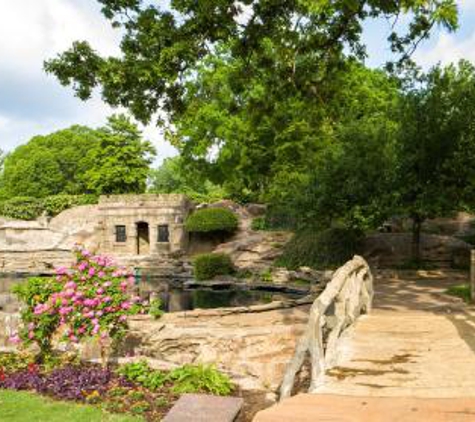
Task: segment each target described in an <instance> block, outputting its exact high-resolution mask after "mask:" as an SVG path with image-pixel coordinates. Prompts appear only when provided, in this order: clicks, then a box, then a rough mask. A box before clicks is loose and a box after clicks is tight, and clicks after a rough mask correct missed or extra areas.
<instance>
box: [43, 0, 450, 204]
mask: <svg viewBox="0 0 475 422" xmlns="http://www.w3.org/2000/svg"><path fill="white" fill-rule="evenodd" d="M100 3H102V5H103V13H104V15H105V16H106V17H107V18H108V19H110V20H111V21H112V22H113V23H114V25H116V26H118V27H121V29H122V30H123V31H124V37H123V40H122V43H121V49H122V55H121V56H120V57H100V56H99V55H98V54H97V53H96V52H95V51H94V49H93V47H91V46H90V45H89V44H87V43H85V42H77V43H75V44H74V45H73V46H72V48H71V49H70V50H68V51H66V52H64V53H63V54H61V55H60V56H59V57H57V58H55V59H52V60H49V61H48V62H46V64H45V68H46V70H47V71H48V72H51V73H53V74H55V75H56V76H57V77H58V79H59V80H60V82H61V83H63V84H64V85H72V86H73V87H74V89H75V90H76V93H77V95H78V96H79V97H80V98H82V99H87V98H89V97H90V95H91V93H92V91H93V89H94V88H97V87H98V88H99V89H100V90H101V92H102V97H103V99H104V100H105V101H106V102H107V103H109V104H111V105H113V106H124V107H127V108H128V109H129V110H130V111H131V112H132V113H133V114H134V116H135V117H137V118H138V119H140V120H142V121H144V122H148V121H150V120H151V119H152V118H153V117H154V116H156V115H157V112H159V111H162V113H159V116H160V119H159V123H160V124H164V123H168V124H169V125H168V128H167V129H168V130H167V137H168V139H169V140H171V141H172V143H173V144H174V145H175V146H177V147H178V148H179V150H180V152H181V154H182V156H183V158H184V159H185V161H186V162H188V163H193V164H194V167H195V171H196V170H202V171H203V172H204V173H205V174H206V176H207V177H209V178H210V179H211V180H212V181H213V182H215V183H224V184H225V185H226V188H227V190H228V191H229V192H230V193H232V194H233V195H234V196H235V197H237V198H241V199H250V198H256V197H260V198H263V197H264V196H266V195H268V193H269V192H270V191H273V192H276V191H277V190H278V188H275V186H279V184H281V183H285V184H287V185H288V184H289V183H293V182H295V183H300V182H301V178H302V176H301V173H305V172H306V171H307V169H308V168H309V167H312V166H314V165H315V160H316V157H317V156H318V155H319V154H320V152H321V151H322V149H323V148H324V147H325V140H326V139H328V134H330V135H331V133H332V132H333V130H334V125H335V121H337V120H338V119H339V118H340V117H341V113H340V110H339V106H338V105H336V103H337V102H335V101H334V98H341V97H344V96H345V95H347V92H345V93H343V94H342V93H341V91H342V90H346V91H348V89H353V88H352V86H351V84H352V81H346V78H347V76H346V75H347V73H349V72H350V73H351V72H353V71H354V70H356V71H358V67H357V66H355V65H354V61H355V59H361V58H363V57H364V54H365V53H364V45H363V43H362V40H361V35H362V31H363V29H362V28H363V26H362V25H363V23H364V22H365V20H367V19H370V18H377V17H385V18H387V19H389V20H390V21H391V20H392V21H393V22H396V21H397V20H398V17H399V16H400V15H401V14H406V17H407V19H409V20H410V23H409V25H402V26H401V27H403V28H405V29H406V31H405V32H404V31H403V32H399V33H398V32H396V31H394V32H393V33H392V34H391V35H390V36H389V39H388V42H389V44H390V46H391V48H392V49H393V51H394V52H395V53H399V58H400V59H401V60H402V62H404V61H405V60H407V59H408V58H409V57H410V54H411V52H412V50H413V49H414V48H415V46H416V45H417V43H418V42H419V40H420V39H421V38H424V37H427V36H428V35H429V33H430V31H431V29H432V28H433V27H434V25H443V26H445V27H446V28H448V29H449V30H452V29H455V28H456V26H457V10H456V6H455V2H454V0H425V1H420V0H405V1H403V2H398V1H396V2H389V1H385V0H384V1H383V0H338V1H330V0H319V1H315V0H310V1H309V0H292V1H287V0H286V1H282V0H276V1H267V0H254V1H253V0H245V1H242V2H236V1H231V0H209V1H199V2H197V1H195V0H180V1H171V2H157V1H155V2H142V1H140V0H100ZM397 27H398V25H394V28H397ZM354 99H355V101H356V98H354ZM163 112H164V113H163ZM163 118H164V119H163ZM289 179H290V180H289Z"/></svg>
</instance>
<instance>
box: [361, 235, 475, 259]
mask: <svg viewBox="0 0 475 422" xmlns="http://www.w3.org/2000/svg"><path fill="white" fill-rule="evenodd" d="M411 241H412V236H411V234H410V233H375V234H372V235H369V236H367V237H366V239H365V240H364V242H363V255H364V257H365V258H366V259H368V260H370V261H372V262H373V263H374V264H378V265H380V266H382V267H397V266H401V265H403V264H404V263H406V262H408V261H409V260H410V259H411ZM470 249H471V246H470V245H469V244H468V243H466V242H464V241H462V240H460V239H457V238H455V237H451V236H439V235H430V234H422V235H421V258H422V260H423V261H425V262H428V263H429V264H432V265H434V266H437V267H451V266H456V267H468V265H469V259H470Z"/></svg>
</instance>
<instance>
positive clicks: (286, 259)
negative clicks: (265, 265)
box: [276, 228, 361, 269]
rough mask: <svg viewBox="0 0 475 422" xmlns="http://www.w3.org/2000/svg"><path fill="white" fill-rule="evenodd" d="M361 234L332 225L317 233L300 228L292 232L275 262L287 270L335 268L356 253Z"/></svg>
mask: <svg viewBox="0 0 475 422" xmlns="http://www.w3.org/2000/svg"><path fill="white" fill-rule="evenodd" d="M360 242H361V234H360V232H358V231H356V230H350V229H344V228H331V229H327V230H323V231H320V232H316V231H314V230H311V229H309V230H303V231H300V232H298V233H296V234H295V235H294V237H293V238H292V239H291V240H290V242H289V243H287V244H286V245H285V247H284V249H283V253H282V256H280V258H279V259H278V260H277V262H276V264H277V265H280V266H283V267H287V268H289V269H297V268H299V267H304V266H305V267H312V268H315V269H326V268H335V267H338V266H340V265H343V264H344V263H345V262H346V261H348V260H350V259H351V258H353V255H354V254H355V253H357V251H358V249H359V245H360Z"/></svg>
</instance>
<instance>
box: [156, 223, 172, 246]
mask: <svg viewBox="0 0 475 422" xmlns="http://www.w3.org/2000/svg"><path fill="white" fill-rule="evenodd" d="M169 241H170V231H169V230H168V225H166V224H164V225H162V226H158V242H169Z"/></svg>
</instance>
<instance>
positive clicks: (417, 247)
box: [411, 216, 423, 263]
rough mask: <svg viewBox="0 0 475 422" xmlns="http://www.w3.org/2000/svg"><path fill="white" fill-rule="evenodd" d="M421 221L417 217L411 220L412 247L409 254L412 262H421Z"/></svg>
mask: <svg viewBox="0 0 475 422" xmlns="http://www.w3.org/2000/svg"><path fill="white" fill-rule="evenodd" d="M422 222H423V219H422V218H421V217H419V216H416V217H413V218H412V245H411V253H412V260H413V261H414V262H417V263H419V262H421V229H422Z"/></svg>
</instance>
